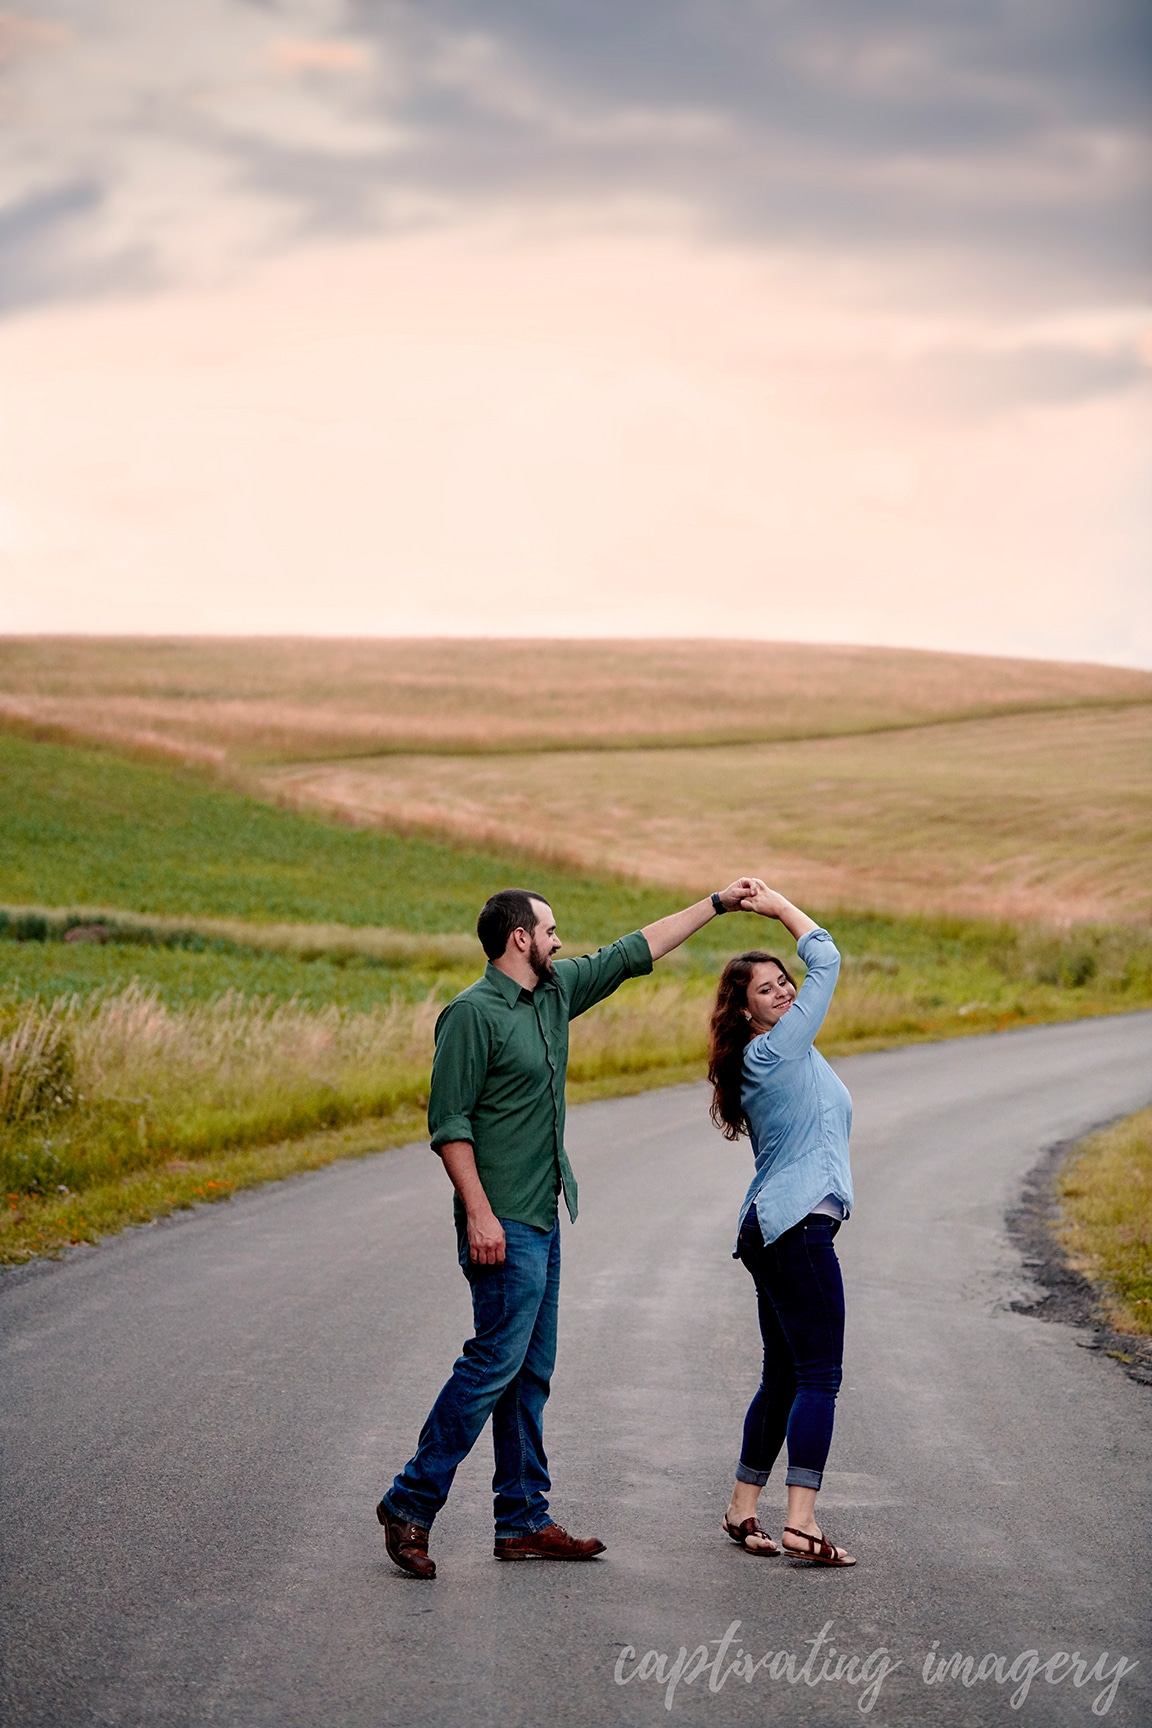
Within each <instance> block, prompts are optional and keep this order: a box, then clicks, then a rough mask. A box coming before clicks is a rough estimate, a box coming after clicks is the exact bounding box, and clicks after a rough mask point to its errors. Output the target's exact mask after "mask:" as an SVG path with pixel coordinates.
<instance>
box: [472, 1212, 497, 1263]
mask: <svg viewBox="0 0 1152 1728" xmlns="http://www.w3.org/2000/svg"><path fill="white" fill-rule="evenodd" d="M468 1248H469V1252H470V1254H471V1256H472V1264H473V1265H474V1266H503V1264H504V1226H503V1225H502V1224H501V1222H500V1220H499V1218H497V1216H496V1214H495V1212H493V1210H492V1208H491V1207H489V1208H488V1210H487V1211H486V1212H477V1213H476V1214H475V1215H473V1214H472V1213H471V1212H470V1213H469V1214H468Z"/></svg>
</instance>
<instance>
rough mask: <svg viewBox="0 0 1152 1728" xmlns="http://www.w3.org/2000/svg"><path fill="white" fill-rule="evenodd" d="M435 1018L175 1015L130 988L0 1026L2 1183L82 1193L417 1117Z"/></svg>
mask: <svg viewBox="0 0 1152 1728" xmlns="http://www.w3.org/2000/svg"><path fill="white" fill-rule="evenodd" d="M437 1012H438V1004H437V1003H436V1002H434V1001H431V1000H426V1001H424V1002H422V1003H416V1004H413V1003H402V1002H396V1003H391V1004H389V1005H388V1006H386V1007H383V1008H380V1009H378V1010H376V1011H375V1012H372V1013H348V1012H346V1011H344V1010H341V1009H340V1008H337V1007H329V1008H324V1009H320V1010H309V1009H306V1008H304V1007H302V1006H300V1005H299V1004H297V1003H291V1002H290V1003H287V1004H285V1003H279V1004H277V1003H271V1002H260V1001H252V1000H251V999H248V998H244V997H240V996H236V995H233V994H229V995H226V996H223V997H221V998H219V999H218V1000H216V1001H214V1002H209V1003H194V1004H192V1005H191V1006H189V1007H188V1008H185V1009H183V1010H180V1011H176V1010H173V1009H170V1008H168V1007H167V1006H166V1005H165V1004H164V1003H163V1002H162V1001H160V999H159V998H158V996H157V995H156V994H155V993H154V992H152V991H148V990H144V989H141V988H140V987H139V986H138V985H136V984H129V985H128V987H127V988H126V989H124V990H121V991H119V992H116V993H114V994H110V995H104V994H99V993H98V994H96V995H94V996H92V997H90V998H89V999H88V1000H87V1001H86V1002H81V1001H79V1000H78V999H77V998H72V999H70V1000H63V1001H58V1002H55V1003H53V1004H51V1005H50V1006H49V1007H47V1008H45V1007H43V1006H42V1005H41V1004H39V1003H36V1002H31V1003H26V1004H24V1005H23V1006H22V1007H20V1008H18V1009H10V1010H9V1012H8V1016H7V1020H8V1024H7V1027H6V1029H5V1033H4V1036H3V1039H2V1040H0V1087H2V1089H3V1090H2V1091H0V1097H2V1098H3V1099H5V1100H6V1101H7V1106H6V1115H5V1122H6V1132H5V1133H4V1135H3V1137H2V1139H0V1173H2V1179H3V1181H4V1182H5V1183H6V1184H7V1190H8V1191H9V1192H11V1193H16V1194H19V1193H40V1194H43V1193H46V1192H48V1191H50V1190H51V1189H53V1188H55V1189H58V1188H59V1187H60V1186H61V1185H62V1186H64V1187H65V1188H68V1189H82V1188H85V1187H87V1186H88V1185H89V1184H90V1183H92V1182H94V1181H96V1180H104V1179H107V1178H108V1177H109V1176H114V1175H124V1174H127V1173H128V1172H130V1171H133V1170H138V1169H142V1168H145V1167H147V1166H148V1165H150V1164H154V1163H157V1162H163V1161H164V1160H165V1159H169V1158H196V1157H203V1156H205V1155H206V1154H209V1153H212V1152H216V1151H218V1150H220V1149H221V1148H223V1147H235V1146H245V1145H259V1144H263V1143H266V1142H270V1141H274V1140H280V1139H287V1138H291V1137H294V1136H298V1135H302V1134H307V1133H310V1132H314V1131H315V1130H317V1129H319V1128H331V1127H338V1126H340V1125H342V1124H344V1123H347V1122H353V1121H358V1120H361V1119H363V1118H365V1117H371V1116H388V1115H390V1114H393V1113H395V1112H396V1111H397V1110H399V1109H401V1108H403V1107H405V1106H407V1107H413V1106H416V1107H419V1106H421V1105H422V1104H423V1103H424V1102H425V1100H426V1097H427V1084H428V1070H429V1060H430V1052H431V1045H432V1027H433V1023H434V1020H435V1016H436V1013H437Z"/></svg>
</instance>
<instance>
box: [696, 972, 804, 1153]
mask: <svg viewBox="0 0 1152 1728" xmlns="http://www.w3.org/2000/svg"><path fill="white" fill-rule="evenodd" d="M765 960H770V961H771V962H772V964H773V966H779V968H780V970H781V972H783V974H784V976H785V978H786V979H787V980H788V982H789V984H791V985H792V987H793V989H795V987H796V980H795V978H793V976H792V974H791V972H789V970H788V968H787V966H785V964H784V962H783V960H778V959H777V958H776V956H775V954H765V953H764V951H763V950H762V949H760V948H752V949H750V950H749V951H748V953H747V954H737V955H735V956H734V958H733V959H731V960H729V962H728V964H727V966H725V968H724V970H723V972H722V973H721V974H720V983H719V985H718V986H717V990H716V1002H715V1005H714V1007H713V1009H712V1024H711V1027H710V1030H709V1039H708V1078H709V1080H711V1082H712V1111H711V1115H712V1120H713V1122H715V1124H716V1126H717V1128H719V1130H720V1132H721V1133H722V1134H723V1136H724V1138H725V1140H739V1138H740V1136H741V1134H747V1132H748V1118H747V1117H746V1116H745V1114H744V1106H743V1104H742V1103H741V1102H740V1090H741V1078H742V1075H743V1069H744V1046H745V1045H746V1044H747V1043H748V1040H749V1039H750V1038H751V1036H752V1028H751V1027H750V1026H749V1024H748V1022H747V1020H746V1019H745V1018H744V1010H745V1009H746V1008H747V1006H748V986H749V984H750V983H751V982H752V973H753V970H754V969H755V968H756V967H757V966H759V965H762V964H763V962H764V961H765Z"/></svg>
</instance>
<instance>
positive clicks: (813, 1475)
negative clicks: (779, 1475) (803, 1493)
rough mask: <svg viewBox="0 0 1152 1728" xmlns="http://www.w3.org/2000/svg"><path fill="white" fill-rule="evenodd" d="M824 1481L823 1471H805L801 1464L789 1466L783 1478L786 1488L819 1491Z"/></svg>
mask: <svg viewBox="0 0 1152 1728" xmlns="http://www.w3.org/2000/svg"><path fill="white" fill-rule="evenodd" d="M823 1480H824V1472H823V1470H805V1468H804V1466H803V1465H802V1464H789V1466H788V1474H787V1475H786V1476H785V1478H784V1486H785V1487H786V1488H815V1489H817V1490H818V1489H819V1487H820V1484H821V1483H822V1482H823Z"/></svg>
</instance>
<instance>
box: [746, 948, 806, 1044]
mask: <svg viewBox="0 0 1152 1728" xmlns="http://www.w3.org/2000/svg"><path fill="white" fill-rule="evenodd" d="M795 1000H796V986H795V984H789V982H788V980H787V978H785V976H784V974H783V972H781V970H780V968H779V966H777V965H776V963H775V962H774V961H772V960H758V961H757V962H756V964H755V966H754V967H753V968H752V976H751V978H750V979H749V980H748V1019H749V1021H750V1023H751V1026H752V1030H753V1032H767V1031H768V1029H769V1027H771V1026H775V1024H776V1022H777V1020H780V1019H782V1018H783V1016H784V1015H785V1014H787V1012H788V1010H789V1008H791V1006H792V1004H793V1002H795Z"/></svg>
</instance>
